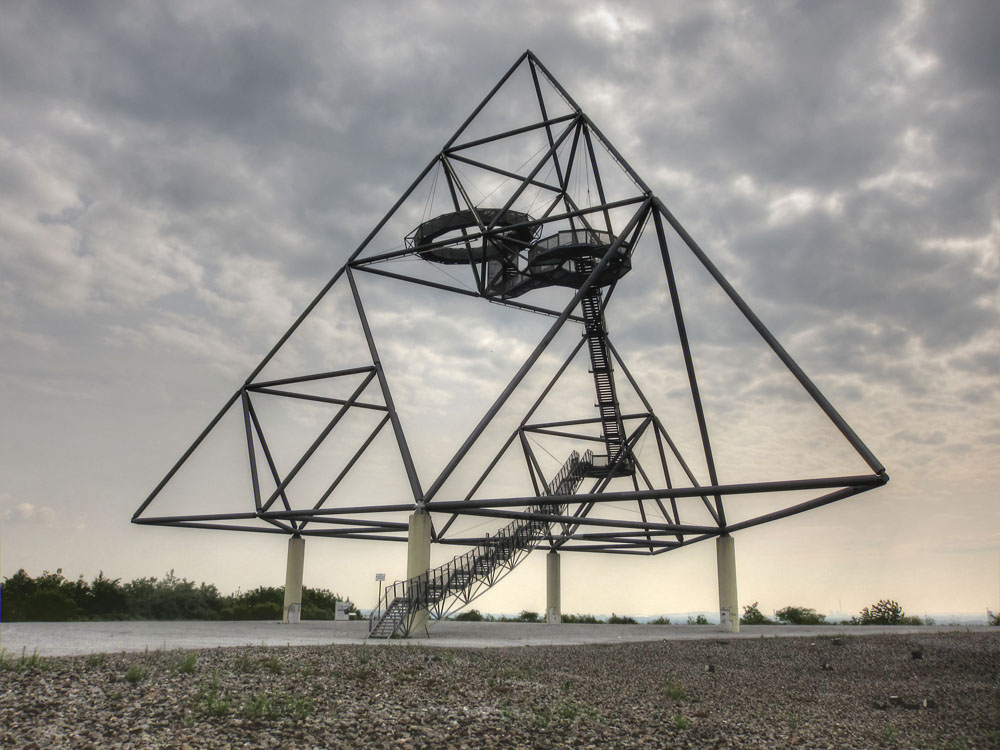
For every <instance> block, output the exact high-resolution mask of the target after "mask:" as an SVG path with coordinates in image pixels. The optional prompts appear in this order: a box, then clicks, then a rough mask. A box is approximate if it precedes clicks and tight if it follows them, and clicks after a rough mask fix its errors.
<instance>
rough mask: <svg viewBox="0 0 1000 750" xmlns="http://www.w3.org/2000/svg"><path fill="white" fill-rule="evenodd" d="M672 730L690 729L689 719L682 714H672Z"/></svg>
mask: <svg viewBox="0 0 1000 750" xmlns="http://www.w3.org/2000/svg"><path fill="white" fill-rule="evenodd" d="M673 722H674V729H690V728H691V719H689V718H688V717H687V716H685V715H684V714H674V719H673Z"/></svg>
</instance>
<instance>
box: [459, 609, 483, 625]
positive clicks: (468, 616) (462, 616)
mask: <svg viewBox="0 0 1000 750" xmlns="http://www.w3.org/2000/svg"><path fill="white" fill-rule="evenodd" d="M455 619H456V620H458V621H459V622H482V621H483V615H482V613H481V612H480V611H479V610H478V609H469V610H466V611H465V612H461V613H459V614H457V615H455Z"/></svg>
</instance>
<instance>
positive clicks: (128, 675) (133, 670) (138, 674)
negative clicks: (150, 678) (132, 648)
mask: <svg viewBox="0 0 1000 750" xmlns="http://www.w3.org/2000/svg"><path fill="white" fill-rule="evenodd" d="M147 674H149V673H148V671H147V670H146V668H145V667H144V666H142V665H141V664H130V665H129V667H128V669H126V670H125V679H126V680H128V681H129V682H131V683H132V684H133V685H135V684H138V683H140V682H142V681H143V680H145V679H146V675H147Z"/></svg>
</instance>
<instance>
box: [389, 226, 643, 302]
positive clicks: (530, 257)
mask: <svg viewBox="0 0 1000 750" xmlns="http://www.w3.org/2000/svg"><path fill="white" fill-rule="evenodd" d="M491 224H493V227H492V228H491V229H489V230H487V232H486V234H485V235H482V236H480V237H476V238H474V239H470V238H469V237H468V235H469V233H470V231H471V233H472V234H481V233H482V232H483V231H484V228H485V227H488V226H490V225H491ZM540 227H541V224H540V223H539V222H537V221H536V220H535V219H533V218H532V217H531V216H529V215H528V214H526V213H522V212H520V211H509V210H508V211H502V209H498V208H481V209H477V210H475V211H473V210H471V209H468V210H465V211H455V212H452V213H447V214H442V215H441V216H437V217H435V218H433V219H431V220H429V221H425V222H424V223H422V224H421V225H420V226H418V227H417V228H416V229H414V230H413V231H412V232H410V234H409V235H407V236H406V246H407V247H409V248H412V249H413V250H415V251H416V252H417V253H418V254H419V255H420V257H421V258H423V259H424V260H427V261H430V262H432V263H441V264H445V265H461V264H467V265H473V264H476V263H483V262H486V263H487V264H488V269H487V274H486V288H485V291H486V294H487V296H491V297H500V298H502V299H510V298H513V297H520V296H521V295H522V294H525V293H526V292H529V291H531V290H532V289H540V288H542V287H550V286H562V287H569V288H571V289H579V288H581V287H582V286H583V284H584V282H585V281H586V280H587V278H588V277H589V276H590V274H591V272H592V271H593V269H594V267H595V266H596V264H597V263H598V262H599V261H600V260H601V259H602V258H603V257H604V255H605V254H606V253H607V252H608V249H609V248H610V247H611V246H612V245H613V244H614V243H615V240H616V238H615V236H614V235H612V234H611V233H610V232H602V231H599V230H596V229H592V228H589V227H581V228H575V229H567V230H563V231H559V232H556V233H554V234H551V235H549V236H548V237H545V238H543V239H540V240H539V239H536V238H537V234H538V232H539V231H540ZM423 248H425V249H423ZM630 270H632V263H631V260H630V251H629V247H628V245H626V244H625V243H621V244H620V245H619V247H618V250H617V252H616V254H615V257H613V258H611V259H610V261H609V262H608V264H607V265H606V266H605V267H604V269H603V271H602V272H601V274H600V275H599V276H598V278H597V279H596V286H598V287H605V286H608V285H610V284H612V283H614V282H615V281H617V280H618V279H620V278H621V277H622V276H624V275H625V274H626V273H628V272H629V271H630Z"/></svg>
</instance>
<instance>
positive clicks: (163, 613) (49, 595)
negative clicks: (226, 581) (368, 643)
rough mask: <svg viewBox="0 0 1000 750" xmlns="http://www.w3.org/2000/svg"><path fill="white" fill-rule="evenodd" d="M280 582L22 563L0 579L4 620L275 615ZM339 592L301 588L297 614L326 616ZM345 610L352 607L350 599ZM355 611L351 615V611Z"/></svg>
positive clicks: (279, 600)
mask: <svg viewBox="0 0 1000 750" xmlns="http://www.w3.org/2000/svg"><path fill="white" fill-rule="evenodd" d="M284 597H285V590H284V587H281V586H258V587H257V588H255V589H253V590H252V591H244V592H240V591H237V592H236V593H235V594H221V593H219V590H218V589H217V588H216V587H215V586H214V585H213V584H210V583H201V584H195V583H194V582H193V581H188V580H187V579H185V578H178V577H177V576H175V575H174V572H173V571H172V570H171V571H170V572H169V573H167V574H166V575H165V576H164V577H163V578H155V577H153V578H136V579H134V580H132V581H129V582H128V583H122V581H121V579H120V578H108V577H106V576H105V575H104V572H103V571H101V572H100V573H99V574H98V575H97V577H96V578H94V579H93V580H92V581H87V580H85V579H84V578H83V576H80V577H79V578H77V579H76V580H75V581H74V580H70V579H68V578H66V577H64V576H63V574H62V568H59V569H58V570H56V572H55V573H50V572H48V571H45V572H44V573H42V575H40V576H38V577H37V578H32V577H31V576H30V575H28V574H27V573H26V572H25V571H24V569H23V568H22V569H21V570H19V571H17V573H15V574H14V575H12V576H8V577H6V578H4V580H3V581H2V582H0V619H2V620H3V621H4V622H67V621H73V620H277V619H281V615H282V609H283V608H284ZM343 600H344V599H343V597H341V596H339V595H338V594H335V593H333V592H332V591H329V590H327V589H313V588H309V587H306V586H304V587H303V588H302V611H301V617H302V619H303V620H332V619H334V616H335V611H336V604H337V602H339V601H343ZM351 612H352V613H356V612H357V609H356V608H355V607H354V605H351ZM355 616H357V615H355Z"/></svg>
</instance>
